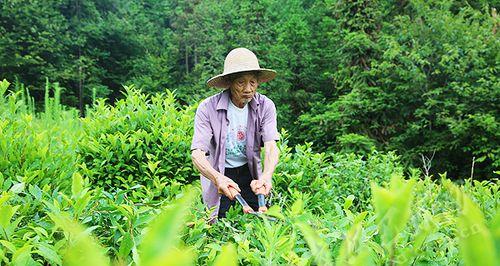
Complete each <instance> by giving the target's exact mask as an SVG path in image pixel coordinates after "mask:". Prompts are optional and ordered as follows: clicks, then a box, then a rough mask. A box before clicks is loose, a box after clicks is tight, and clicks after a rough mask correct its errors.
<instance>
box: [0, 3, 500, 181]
mask: <svg viewBox="0 0 500 266" xmlns="http://www.w3.org/2000/svg"><path fill="white" fill-rule="evenodd" d="M0 3H1V6H0V78H1V79H4V78H5V79H7V80H9V81H11V82H15V83H20V84H23V85H24V86H25V87H26V89H27V90H29V92H30V94H31V95H33V96H34V98H35V100H36V102H37V103H41V101H40V100H41V99H43V97H44V87H45V82H46V79H49V80H50V81H51V82H57V83H59V86H60V87H61V89H62V95H63V97H61V102H62V104H64V105H67V106H73V107H75V108H78V109H79V110H80V113H81V115H82V116H83V115H85V113H84V111H85V105H88V104H90V103H91V102H92V99H93V98H96V97H97V98H106V99H109V102H110V103H113V102H115V101H116V100H117V99H119V98H121V97H123V95H122V94H121V91H122V90H123V85H131V84H135V85H136V86H137V87H140V88H142V90H143V91H144V92H146V93H155V92H162V91H165V90H166V89H170V90H175V91H176V94H177V96H178V99H179V100H180V102H181V103H183V104H193V103H196V102H199V101H200V100H202V99H203V98H205V97H207V96H209V95H212V94H215V93H216V90H213V89H210V88H207V86H206V83H205V82H206V81H207V79H208V78H210V77H212V76H214V75H216V74H219V73H222V68H223V62H224V57H225V56H226V54H227V53H228V52H229V51H230V50H231V49H233V48H235V47H246V48H248V49H250V50H252V51H254V52H255V53H256V54H257V56H258V58H259V60H260V63H261V65H262V66H263V67H267V68H272V69H275V70H276V71H277V72H278V76H277V78H276V79H275V80H274V81H273V82H271V83H269V84H263V85H262V86H261V87H259V92H261V93H263V94H265V95H267V96H269V97H270V98H271V99H272V100H273V101H274V102H275V104H276V106H277V111H278V113H279V116H278V125H279V127H280V128H285V129H286V130H288V131H289V132H291V133H292V134H291V136H290V142H291V143H293V144H299V143H303V142H312V143H313V148H314V150H315V151H319V152H322V151H325V152H356V153H361V154H369V153H371V152H372V151H373V150H379V151H396V152H397V153H398V154H399V155H401V156H402V160H403V161H404V163H405V165H408V166H413V167H422V165H423V162H424V161H426V160H427V159H431V158H432V160H431V161H432V167H431V168H430V171H431V172H432V173H434V174H437V173H442V172H447V173H448V174H449V176H450V178H454V179H461V178H467V177H471V172H472V171H471V169H472V168H475V169H474V171H473V174H474V175H473V176H472V177H473V178H477V179H489V178H490V177H491V175H492V173H493V171H494V170H495V169H498V167H499V165H500V158H499V156H500V154H499V152H500V151H499V140H500V136H499V135H500V133H499V132H500V129H499V122H498V117H499V110H500V101H499V100H498V99H499V94H500V86H499V79H498V68H499V60H498V58H499V52H498V51H500V46H499V45H500V44H499V38H498V29H497V28H498V24H499V18H498V15H497V9H498V6H499V2H498V1H441V0H440V1H368V0H359V1H296V0H292V1H286V4H282V1H271V0H266V1H211V0H206V1H175V0H174V1H148V0H126V1H122V0H120V1H119V0H99V1H90V0H87V1H81V0H54V1H48V2H46V1H7V0H3V1H1V2H0ZM39 108H43V107H42V106H39ZM299 132H300V133H299ZM423 159H424V160H423Z"/></svg>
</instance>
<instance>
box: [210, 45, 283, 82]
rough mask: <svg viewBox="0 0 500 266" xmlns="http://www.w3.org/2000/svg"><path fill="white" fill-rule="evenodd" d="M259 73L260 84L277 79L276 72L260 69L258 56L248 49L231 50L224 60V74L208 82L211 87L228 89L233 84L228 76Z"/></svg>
mask: <svg viewBox="0 0 500 266" xmlns="http://www.w3.org/2000/svg"><path fill="white" fill-rule="evenodd" d="M246 71H257V72H259V75H258V80H259V83H262V82H267V81H270V80H272V79H274V77H276V71H274V70H272V69H267V68H260V66H259V61H258V60H257V56H256V55H255V54H254V53H253V52H252V51H250V50H248V49H247V48H236V49H233V50H231V52H229V54H227V56H226V60H224V73H222V74H220V75H217V76H215V77H212V78H211V79H209V80H208V81H207V85H208V86H209V87H215V88H228V87H229V86H230V85H231V84H229V81H228V80H227V76H228V75H230V74H233V73H239V72H246Z"/></svg>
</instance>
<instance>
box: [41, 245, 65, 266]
mask: <svg viewBox="0 0 500 266" xmlns="http://www.w3.org/2000/svg"><path fill="white" fill-rule="evenodd" d="M37 253H38V254H40V255H41V256H42V257H44V258H45V259H47V260H48V261H50V262H51V263H53V264H56V265H62V261H61V257H59V255H58V254H57V252H55V251H54V249H53V247H52V246H51V245H49V244H45V243H39V244H38V250H37Z"/></svg>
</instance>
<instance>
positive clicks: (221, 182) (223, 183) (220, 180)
mask: <svg viewBox="0 0 500 266" xmlns="http://www.w3.org/2000/svg"><path fill="white" fill-rule="evenodd" d="M215 185H216V186H217V190H218V191H219V194H224V195H226V197H228V198H229V199H230V200H234V196H235V195H233V193H231V191H230V190H229V187H232V188H234V189H236V190H237V191H238V192H241V190H240V187H239V186H238V184H236V182H234V181H233V180H232V179H231V178H229V177H227V176H225V175H223V174H220V175H217V176H216V177H215Z"/></svg>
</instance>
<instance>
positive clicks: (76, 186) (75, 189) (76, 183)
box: [71, 172, 84, 198]
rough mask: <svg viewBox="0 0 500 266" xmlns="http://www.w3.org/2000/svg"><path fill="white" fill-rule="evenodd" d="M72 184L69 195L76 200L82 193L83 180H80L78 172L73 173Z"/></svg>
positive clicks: (80, 176)
mask: <svg viewBox="0 0 500 266" xmlns="http://www.w3.org/2000/svg"><path fill="white" fill-rule="evenodd" d="M72 180H73V182H72V184H71V194H72V196H73V198H77V197H78V195H80V193H81V192H82V190H83V185H84V183H83V178H82V175H80V173H78V172H75V173H74V174H73V176H72Z"/></svg>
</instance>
